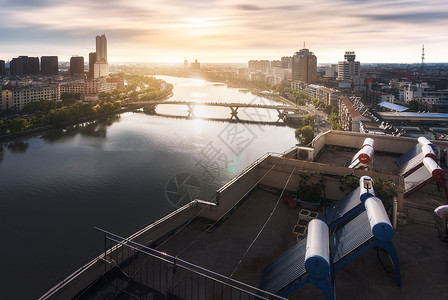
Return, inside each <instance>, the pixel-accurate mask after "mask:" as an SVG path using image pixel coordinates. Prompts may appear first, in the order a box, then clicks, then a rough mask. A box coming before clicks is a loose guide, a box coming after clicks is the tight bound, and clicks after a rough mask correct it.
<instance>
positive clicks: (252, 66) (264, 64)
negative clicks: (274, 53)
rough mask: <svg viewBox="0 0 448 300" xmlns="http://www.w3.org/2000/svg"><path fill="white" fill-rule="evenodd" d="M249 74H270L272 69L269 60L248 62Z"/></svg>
mask: <svg viewBox="0 0 448 300" xmlns="http://www.w3.org/2000/svg"><path fill="white" fill-rule="evenodd" d="M248 67H249V72H258V71H261V72H263V73H269V70H270V68H271V62H270V61H269V60H249V62H248Z"/></svg>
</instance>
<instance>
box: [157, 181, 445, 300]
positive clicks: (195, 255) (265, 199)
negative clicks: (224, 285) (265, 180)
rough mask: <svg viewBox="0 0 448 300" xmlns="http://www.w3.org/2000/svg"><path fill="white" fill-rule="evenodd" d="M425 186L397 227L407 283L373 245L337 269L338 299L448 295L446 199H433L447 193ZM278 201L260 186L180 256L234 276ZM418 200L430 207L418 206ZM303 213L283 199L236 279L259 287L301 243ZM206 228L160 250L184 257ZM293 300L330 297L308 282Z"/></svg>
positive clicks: (199, 224)
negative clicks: (440, 213) (442, 208)
mask: <svg viewBox="0 0 448 300" xmlns="http://www.w3.org/2000/svg"><path fill="white" fill-rule="evenodd" d="M425 190H426V191H424V193H417V194H415V195H413V196H412V197H411V199H409V201H407V202H406V203H407V204H406V207H405V213H406V214H407V224H406V225H400V226H399V227H398V228H397V230H396V235H395V237H394V240H393V243H394V245H395V247H396V250H397V253H398V258H399V261H400V266H401V275H402V280H403V287H402V288H399V287H397V285H396V281H395V275H394V272H393V269H392V264H391V263H390V260H389V257H388V256H387V254H385V253H384V252H383V251H382V250H380V251H379V252H378V253H377V250H376V249H370V250H368V251H367V252H366V253H364V254H363V255H361V256H360V257H358V258H356V259H355V260H354V261H352V262H350V263H349V264H348V265H346V266H345V267H344V268H342V269H341V270H339V271H337V272H336V291H337V297H338V299H372V300H377V299H378V298H380V299H446V298H447V293H448V244H446V243H442V242H440V241H439V240H438V238H437V234H436V230H435V227H434V222H433V219H432V212H431V209H433V208H435V207H436V206H438V205H440V204H443V203H444V200H443V199H441V198H436V197H433V195H435V194H437V195H442V194H441V193H440V192H437V190H435V187H433V186H429V187H427V188H425ZM427 193H429V194H427ZM277 199H278V196H277V195H275V194H272V193H268V192H265V191H263V190H257V191H256V192H255V193H253V194H252V195H251V196H250V197H249V198H248V199H247V200H246V201H245V202H244V204H243V205H242V206H241V207H240V208H239V209H238V210H237V211H236V212H235V213H234V214H233V215H231V216H230V218H229V219H227V220H226V221H225V222H223V223H222V224H221V225H220V226H219V227H217V228H215V229H214V230H213V231H212V232H210V233H206V234H204V235H203V236H202V237H201V238H200V239H198V240H197V241H196V242H195V243H193V244H192V245H191V246H190V247H188V248H187V249H186V250H185V251H184V252H183V253H182V254H181V255H180V256H179V257H180V258H182V259H184V260H187V261H189V262H192V263H194V264H197V265H200V266H202V267H205V268H208V269H210V270H212V271H215V272H218V273H220V274H222V275H226V276H228V275H230V274H231V273H232V271H233V270H234V268H235V267H236V265H237V263H238V261H239V260H240V259H241V257H242V256H243V254H244V252H245V251H246V249H247V247H248V246H249V244H250V243H251V242H252V240H253V239H254V237H255V236H256V234H257V233H258V231H259V230H260V228H261V227H262V226H263V224H264V222H265V220H266V219H267V218H268V216H269V214H270V213H271V211H272V209H273V207H274V205H275V203H276V201H277ZM408 204H409V205H408ZM415 204H419V205H420V206H423V207H424V209H421V208H419V209H416V208H415ZM299 211H300V208H299V207H297V208H295V209H290V208H289V207H288V206H287V205H285V204H283V203H282V202H280V203H279V205H278V207H277V209H276V211H275V213H274V215H273V216H272V218H271V220H270V222H269V223H268V225H267V226H266V228H265V230H264V231H263V233H262V234H261V235H260V237H259V238H258V240H257V241H256V242H255V244H254V245H253V247H252V248H251V250H250V251H249V252H248V254H247V256H246V257H245V259H244V260H243V262H242V263H241V265H240V266H239V268H238V269H237V271H236V272H235V275H234V276H233V278H234V279H236V280H240V281H243V282H245V283H248V284H251V285H253V286H258V283H259V280H260V277H261V273H262V270H263V268H264V267H265V266H267V265H268V264H270V263H271V262H272V261H273V260H275V259H276V258H277V257H278V256H280V255H281V254H282V253H283V252H285V251H286V250H287V249H289V248H290V247H292V246H293V245H294V244H295V243H296V241H295V240H294V239H293V237H292V233H291V232H292V229H293V227H294V225H295V224H296V222H297V219H298V215H299ZM205 226H206V224H205V223H204V222H203V221H200V220H197V221H194V222H193V223H192V224H190V225H189V226H187V227H186V228H185V229H183V230H182V231H181V232H180V233H178V234H177V235H175V236H174V237H173V238H172V239H170V240H169V241H168V242H167V243H166V244H164V245H163V246H162V247H161V248H160V249H159V250H161V251H164V252H167V253H169V254H171V255H174V256H176V255H178V254H179V253H181V252H182V251H183V250H184V248H185V247H186V246H188V245H189V244H190V243H191V242H192V241H193V240H195V239H196V238H197V237H198V236H200V235H201V234H202V233H203V232H204V230H205ZM378 257H380V259H381V263H382V264H383V265H384V267H383V266H382V265H381V263H380V261H379V260H378ZM288 298H290V299H324V297H323V295H322V293H321V292H320V290H318V289H317V288H316V287H315V286H311V285H306V286H303V287H302V288H300V289H298V290H296V291H295V292H294V293H293V294H291V295H289V296H288Z"/></svg>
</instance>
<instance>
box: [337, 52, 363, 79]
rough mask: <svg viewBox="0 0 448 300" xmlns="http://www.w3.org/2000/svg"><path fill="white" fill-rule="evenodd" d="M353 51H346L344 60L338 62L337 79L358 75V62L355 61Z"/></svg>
mask: <svg viewBox="0 0 448 300" xmlns="http://www.w3.org/2000/svg"><path fill="white" fill-rule="evenodd" d="M355 58H356V55H355V52H354V51H346V52H345V55H344V61H340V62H338V80H351V79H352V78H353V77H355V76H359V75H360V69H361V68H360V63H359V61H355Z"/></svg>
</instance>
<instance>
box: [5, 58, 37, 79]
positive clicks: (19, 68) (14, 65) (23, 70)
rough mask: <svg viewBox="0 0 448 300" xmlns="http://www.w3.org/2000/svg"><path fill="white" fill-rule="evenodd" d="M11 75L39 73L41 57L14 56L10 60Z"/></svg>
mask: <svg viewBox="0 0 448 300" xmlns="http://www.w3.org/2000/svg"><path fill="white" fill-rule="evenodd" d="M10 73H11V75H13V76H15V75H38V74H39V58H38V57H28V56H19V57H17V58H13V59H12V60H11V62H10Z"/></svg>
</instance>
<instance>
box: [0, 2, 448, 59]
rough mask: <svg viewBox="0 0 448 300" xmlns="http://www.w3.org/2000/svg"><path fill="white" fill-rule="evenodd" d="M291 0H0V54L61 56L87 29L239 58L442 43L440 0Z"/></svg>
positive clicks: (119, 40)
mask: <svg viewBox="0 0 448 300" xmlns="http://www.w3.org/2000/svg"><path fill="white" fill-rule="evenodd" d="M297 3H298V2H297V1H296V0H277V1H276V2H265V1H255V0H244V1H240V0H210V1H191V0H152V1H150V2H149V1H146V0H126V1H119V0H97V1H91V0H78V1H76V2H74V1H67V0H57V1H56V0H41V1H33V0H17V1H12V0H0V7H1V9H0V20H2V22H1V23H0V32H2V34H1V35H0V44H2V47H1V49H0V56H4V55H11V56H12V55H14V56H15V55H16V54H14V47H15V49H20V52H21V54H23V51H22V50H23V49H25V50H26V49H27V48H26V45H28V49H29V51H30V52H31V51H38V50H39V51H41V49H44V46H45V45H46V46H47V48H48V45H50V44H51V45H56V46H57V47H59V48H58V49H60V50H61V55H62V51H63V49H69V50H64V51H66V52H65V54H64V55H66V56H70V55H71V54H72V53H79V52H82V51H84V50H83V49H87V48H88V49H94V37H95V36H96V35H98V34H103V33H105V34H106V36H107V37H108V41H109V44H110V45H111V48H110V51H109V53H114V50H115V53H120V55H122V53H129V54H128V55H129V56H135V57H136V56H142V55H143V56H142V57H146V56H148V55H150V56H154V57H159V56H161V55H162V54H164V55H165V53H170V55H176V54H175V53H178V55H179V57H180V58H181V59H183V56H184V53H194V54H195V56H197V57H198V58H200V57H201V56H203V57H213V56H214V57H216V59H217V60H219V59H221V57H224V56H226V55H228V53H232V55H233V57H234V59H236V60H239V61H241V60H246V59H247V58H250V56H251V55H252V56H256V57H259V58H262V57H265V58H266V59H269V58H270V57H269V55H274V57H273V58H275V57H277V56H278V57H281V56H284V55H290V54H292V53H293V52H294V51H297V50H298V49H300V47H301V46H302V43H303V41H306V43H307V47H308V48H310V49H311V51H314V52H315V53H316V55H318V57H319V53H326V55H330V54H329V53H332V52H333V53H334V54H333V55H334V59H335V61H337V60H339V59H340V56H341V55H343V51H344V50H346V49H345V48H350V49H355V48H359V49H363V51H366V52H367V50H370V49H383V48H384V47H385V45H387V47H388V48H389V49H391V51H393V50H392V49H402V48H400V47H402V45H408V46H409V47H410V48H411V47H413V46H412V44H413V43H415V36H420V37H422V42H425V41H424V40H423V39H425V40H427V41H431V43H433V44H434V46H433V47H437V48H440V49H446V48H447V47H448V41H447V38H446V35H445V33H444V31H443V28H446V26H445V25H447V24H446V23H447V22H448V17H447V11H448V4H447V3H446V1H445V0H429V1H426V2H419V1H415V0H405V1H401V0H396V1H390V0H387V1H386V0H376V1H373V0H372V1H370V0H365V1H358V0H356V1H355V0H321V1H319V2H318V3H316V2H315V1H313V0H301V1H300V2H299V5H297ZM434 7H436V8H437V10H436V9H435V8H434ZM419 43H420V42H419ZM6 45H7V46H6ZM114 47H115V49H114ZM76 49H81V50H76ZM17 51H18V50H17ZM158 52H161V53H162V54H160V53H158ZM370 52H372V53H373V52H374V51H370ZM379 52H380V51H377V53H379ZM440 52H442V50H440ZM10 53H12V54H10ZM237 53H241V54H240V55H239V54H237ZM341 53H342V54H341ZM358 55H360V54H358ZM372 55H375V54H372ZM136 59H137V58H136Z"/></svg>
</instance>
